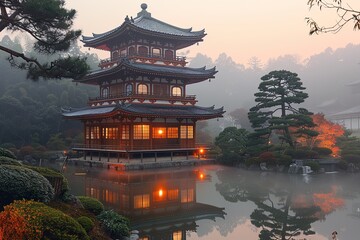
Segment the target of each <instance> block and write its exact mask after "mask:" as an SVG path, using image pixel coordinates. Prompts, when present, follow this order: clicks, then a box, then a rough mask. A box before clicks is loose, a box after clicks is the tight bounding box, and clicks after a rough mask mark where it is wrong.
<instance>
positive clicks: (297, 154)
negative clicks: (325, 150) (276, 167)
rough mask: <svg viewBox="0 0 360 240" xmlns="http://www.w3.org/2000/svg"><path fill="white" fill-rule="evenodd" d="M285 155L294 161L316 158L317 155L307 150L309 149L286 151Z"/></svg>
mask: <svg viewBox="0 0 360 240" xmlns="http://www.w3.org/2000/svg"><path fill="white" fill-rule="evenodd" d="M285 155H289V156H291V157H292V158H295V159H308V158H318V157H319V154H318V153H317V152H315V151H312V150H309V149H303V148H299V149H291V148H289V149H286V150H285Z"/></svg>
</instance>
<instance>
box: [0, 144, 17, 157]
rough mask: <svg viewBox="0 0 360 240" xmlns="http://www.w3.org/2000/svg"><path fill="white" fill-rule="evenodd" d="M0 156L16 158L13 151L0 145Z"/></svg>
mask: <svg viewBox="0 0 360 240" xmlns="http://www.w3.org/2000/svg"><path fill="white" fill-rule="evenodd" d="M0 156H4V157H8V158H12V159H16V156H15V154H14V153H13V152H11V151H10V150H8V149H6V148H1V147H0Z"/></svg>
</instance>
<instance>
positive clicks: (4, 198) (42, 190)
mask: <svg viewBox="0 0 360 240" xmlns="http://www.w3.org/2000/svg"><path fill="white" fill-rule="evenodd" d="M0 196H1V198H0V207H2V206H4V205H7V204H9V203H11V202H12V201H14V200H19V199H34V200H37V201H42V202H48V201H50V200H51V199H52V198H53V196H54V189H53V187H52V186H51V184H50V183H49V181H48V180H47V179H46V178H45V177H43V176H42V175H40V174H39V173H37V172H35V171H33V170H31V169H28V168H25V167H20V166H10V165H0Z"/></svg>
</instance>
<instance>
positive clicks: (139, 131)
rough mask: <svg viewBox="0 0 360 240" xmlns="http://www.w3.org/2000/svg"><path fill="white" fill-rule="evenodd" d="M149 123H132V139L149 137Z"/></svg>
mask: <svg viewBox="0 0 360 240" xmlns="http://www.w3.org/2000/svg"><path fill="white" fill-rule="evenodd" d="M149 137H150V127H149V125H134V139H149Z"/></svg>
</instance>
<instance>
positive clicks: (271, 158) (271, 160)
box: [258, 152, 276, 165]
mask: <svg viewBox="0 0 360 240" xmlns="http://www.w3.org/2000/svg"><path fill="white" fill-rule="evenodd" d="M258 158H259V161H260V162H265V163H267V164H268V165H276V157H275V155H274V153H273V152H262V153H261V154H260V155H259V157H258Z"/></svg>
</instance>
